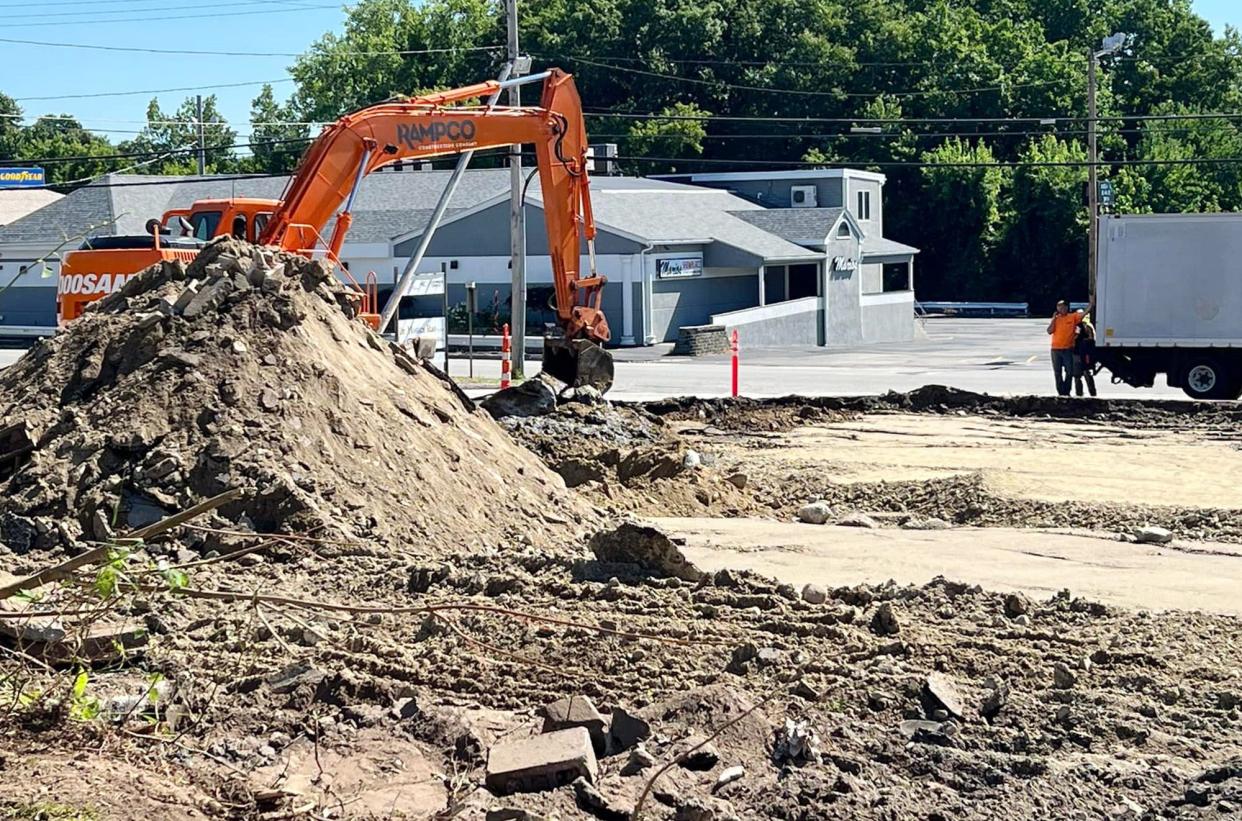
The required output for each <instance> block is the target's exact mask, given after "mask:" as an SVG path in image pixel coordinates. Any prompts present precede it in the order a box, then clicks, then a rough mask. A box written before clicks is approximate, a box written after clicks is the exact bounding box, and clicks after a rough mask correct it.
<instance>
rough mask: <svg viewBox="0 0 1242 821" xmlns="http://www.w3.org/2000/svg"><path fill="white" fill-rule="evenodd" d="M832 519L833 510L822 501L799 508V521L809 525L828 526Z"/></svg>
mask: <svg viewBox="0 0 1242 821" xmlns="http://www.w3.org/2000/svg"><path fill="white" fill-rule="evenodd" d="M831 518H832V508H831V507H830V506H829V504H828V503H827V502H825V501H823V500H822V499H821V500H820V501H818V502H811V503H810V504H807V505H803V506H802V507H800V508H798V521H800V522H805V523H806V524H809V525H822V524H827V523H828V520H829V519H831Z"/></svg>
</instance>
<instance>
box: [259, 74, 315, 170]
mask: <svg viewBox="0 0 1242 821" xmlns="http://www.w3.org/2000/svg"><path fill="white" fill-rule="evenodd" d="M296 121H297V115H296V114H295V113H294V111H293V107H292V105H290V104H288V103H285V104H283V105H282V104H280V103H277V102H276V97H275V95H274V94H272V87H271V86H270V85H264V86H263V90H262V91H260V92H259V96H258V97H255V98H254V101H253V102H252V103H251V104H250V151H251V154H252V162H251V166H252V168H253V170H255V171H261V172H264V173H268V174H287V173H289V172H291V171H293V169H294V168H295V167H296V166H297V164H298V160H299V159H300V158H301V157H302V153H303V152H304V151H305V150H306V148H307V146H308V145H309V144H310V143H309V142H308V141H307V135H308V134H309V133H310V128H309V127H308V126H305V125H289V124H288V123H290V122H296Z"/></svg>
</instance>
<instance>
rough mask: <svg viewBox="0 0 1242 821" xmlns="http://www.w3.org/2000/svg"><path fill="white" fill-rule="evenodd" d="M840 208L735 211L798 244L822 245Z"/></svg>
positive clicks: (759, 225) (745, 218) (739, 217)
mask: <svg viewBox="0 0 1242 821" xmlns="http://www.w3.org/2000/svg"><path fill="white" fill-rule="evenodd" d="M842 210H843V209H841V208H766V209H763V210H754V209H751V210H749V211H735V212H734V214H735V216H737V217H738V219H743V220H746V221H747V222H749V223H750V224H751V225H754V226H755V227H757V228H762V229H763V230H764V231H767V232H768V233H771V234H776V235H777V236H778V237H781V238H782V239H787V240H789V241H790V242H792V243H795V244H798V245H823V244H824V240H825V239H827V237H828V232H829V231H831V230H832V226H834V225H836V223H837V220H838V219H840V218H841V213H842Z"/></svg>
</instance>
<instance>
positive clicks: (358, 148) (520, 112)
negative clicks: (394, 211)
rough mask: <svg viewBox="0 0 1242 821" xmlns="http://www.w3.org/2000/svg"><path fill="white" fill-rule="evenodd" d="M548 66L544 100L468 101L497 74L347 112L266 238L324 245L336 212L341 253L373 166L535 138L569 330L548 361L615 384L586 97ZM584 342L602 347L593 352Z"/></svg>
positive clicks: (564, 373)
mask: <svg viewBox="0 0 1242 821" xmlns="http://www.w3.org/2000/svg"><path fill="white" fill-rule="evenodd" d="M544 76H545V79H544V85H543V95H542V98H541V100H540V104H539V106H538V107H530V108H497V107H490V106H489V107H483V106H467V105H462V104H463V103H465V102H467V101H471V100H477V99H478V98H480V97H485V96H488V95H490V94H492V93H494V92H495V91H497V90H498V89H500V88H501V83H499V82H497V81H489V82H485V83H478V84H476V85H472V86H467V87H465V88H460V89H455V90H452V91H445V92H440V93H435V94H427V95H423V96H420V97H414V98H411V99H409V100H401V101H393V102H385V103H380V104H378V105H374V106H371V107H369V108H365V109H363V110H361V111H358V112H355V113H354V114H349V115H347V116H345V117H342V118H341V119H340V120H338V121H337V122H336V123H334V124H333V125H331V126H328V127H327V128H326V129H325V130H324V132H323V133H322V134H321V135H320V136H319V138H318V139H316V141H315V142H314V144H312V145H311V147H310V148H309V149H308V150H307V152H306V154H305V155H304V156H303V158H302V161H301V163H300V165H299V166H298V170H297V172H296V173H295V174H294V176H293V179H292V180H290V182H289V185H288V187H287V189H286V191H285V195H284V197H283V198H282V203H281V205H280V207H279V208H278V209H277V210H276V212H275V213H274V214H273V215H272V217H271V220H270V221H269V222H268V224H267V228H266V230H265V231H264V233H263V235H262V237H261V238H260V239H261V241H262V242H264V243H268V244H274V245H279V246H281V247H282V248H284V249H286V250H290V251H300V252H308V251H311V250H313V249H315V248H316V247H317V246H319V245H320V242H321V240H322V231H323V230H324V227H325V226H326V225H327V223H328V221H329V220H330V219H331V218H332V216H333V215H334V214H335V215H336V218H337V220H336V225H335V227H334V229H333V232H332V236H331V238H330V239H328V240H325V241H324V242H325V243H326V246H327V253H328V255H329V256H330V257H332V258H335V257H336V255H337V254H339V252H340V249H341V245H342V244H343V242H344V239H345V232H346V231H347V230H348V228H349V224H350V220H351V217H350V213H351V210H352V206H353V199H354V196H355V195H356V193H357V190H358V187H359V184H360V183H361V181H362V178H363V177H365V176H366V175H367V174H370V173H371V172H373V171H376V170H378V169H379V168H382V167H383V166H385V165H388V164H390V163H394V162H397V161H400V160H410V159H420V158H423V159H425V158H428V157H437V156H444V155H449V154H457V153H460V152H462V151H468V150H477V149H483V148H493V147H499V146H506V145H512V144H524V143H532V144H534V146H535V155H536V158H537V164H538V170H539V181H540V187H541V191H542V204H543V211H544V221H545V224H546V227H547V232H548V250H549V253H550V255H551V262H552V276H553V283H554V286H555V292H556V310H557V318H558V320H559V322H560V325H561V328H562V331H563V338H562V339H560V340H556V341H550V343H549V345H548V347H550V348H552V349H554V350H553V355H551V356H548V357H546V358H545V362H546V365H547V367H548V370H549V373H551V374H552V375H553V376H556V377H557V378H559V379H561V380H562V381H565V382H568V383H569V384H572V385H582V384H592V385H594V386H595V387H599V388H602V389H604V390H606V389H607V388H608V387H609V386H611V383H612V367H611V366H612V362H611V356H609V355H608V354H607V352H605V351H603V349H602V347H600V346H602V345H603V344H604V343H606V342H607V341H608V340H609V338H610V336H611V334H610V331H609V328H608V320H607V319H606V318H605V316H604V313H603V310H602V309H601V299H602V289H603V286H604V283H605V282H606V279H605V278H604V277H602V276H600V275H598V274H597V273H596V272H595V271H594V270H593V268H594V258H595V255H594V240H595V222H594V217H593V216H592V213H591V205H590V196H591V195H590V189H589V181H588V177H587V136H586V126H585V124H584V121H583V116H582V103H581V101H580V99H579V97H578V92H577V89H576V88H575V87H574V82H573V78H572V77H571V76H570V75H568V74H566V73H564V72H563V71H560V70H559V69H551V70H549V71H547V72H545V75H544ZM527 79H528V80H529V79H531V78H527ZM584 241H585V243H586V250H587V251H588V258H589V260H590V266H591V270H589V271H587V272H583V271H582V270H581V261H582V251H583V247H582V245H583V242H584ZM392 298H394V299H396V298H399V295H397V294H394V295H393V297H392ZM584 344H585V345H588V346H593V347H594V348H595V349H596V350H591V351H589V352H588V353H587V355H585V356H584V355H582V353H581V352H582V351H583V350H584V348H583V345H584ZM579 364H581V365H583V366H585V369H584V370H580V369H579V367H578V366H579Z"/></svg>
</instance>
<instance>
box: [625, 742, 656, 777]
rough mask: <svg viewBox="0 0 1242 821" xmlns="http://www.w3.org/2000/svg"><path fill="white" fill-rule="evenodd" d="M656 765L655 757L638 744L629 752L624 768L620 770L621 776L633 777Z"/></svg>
mask: <svg viewBox="0 0 1242 821" xmlns="http://www.w3.org/2000/svg"><path fill="white" fill-rule="evenodd" d="M655 763H656V759H655V756H654V755H652V754H651V753H649V752H648V751H647V748H646V747H644V746H643V745H642V744H639V745H638V746H637V747H635V748H634V749H632V750H630V757H629V759H628V760H627V761H626V762H625V766H624V767H622V768H621V774H622V775H633V774H634V773H640V772H642V771H643V770H645V769H647V768H648V767H654V766H655Z"/></svg>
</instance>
